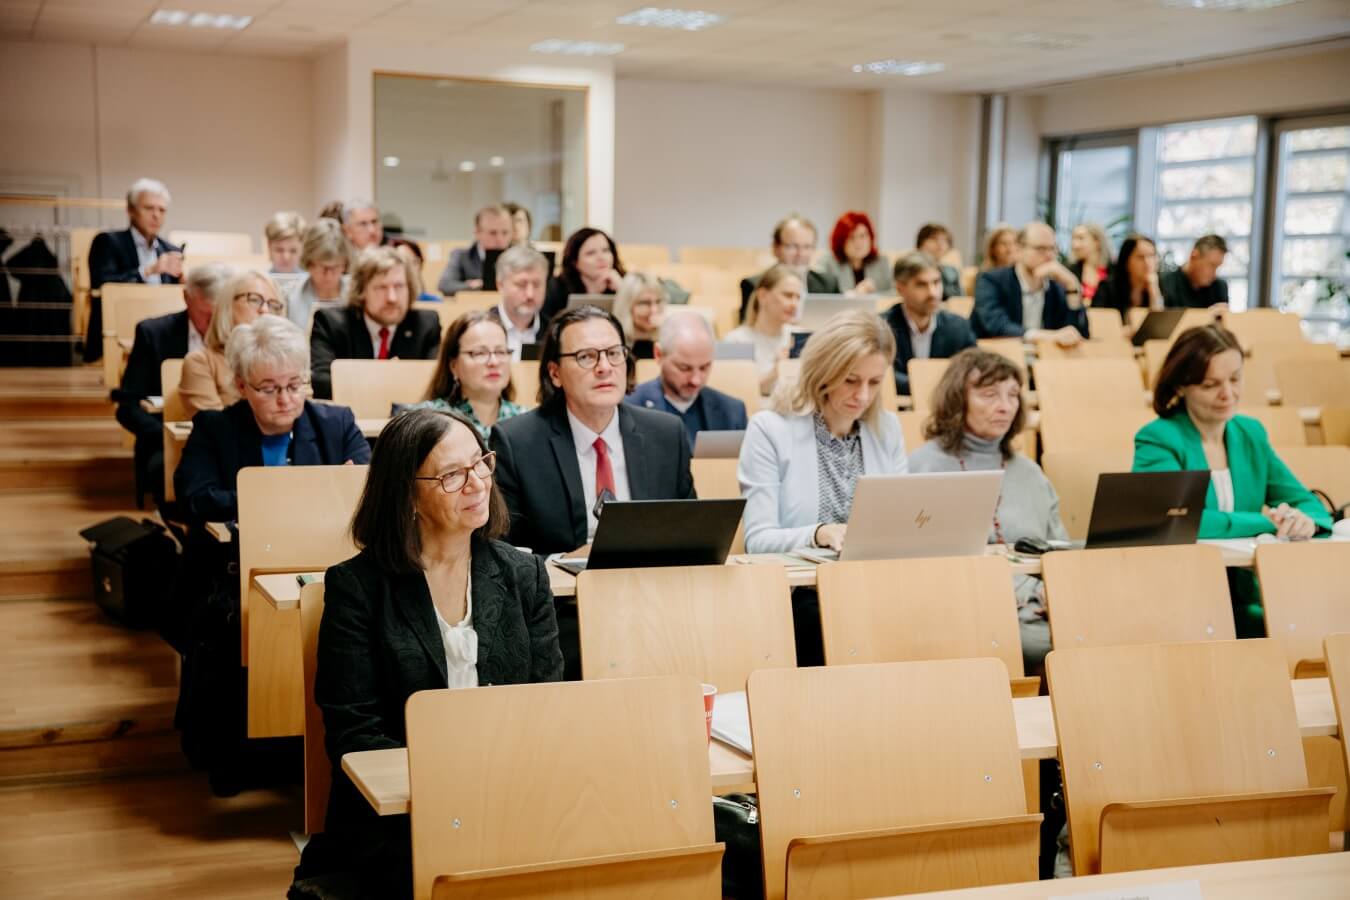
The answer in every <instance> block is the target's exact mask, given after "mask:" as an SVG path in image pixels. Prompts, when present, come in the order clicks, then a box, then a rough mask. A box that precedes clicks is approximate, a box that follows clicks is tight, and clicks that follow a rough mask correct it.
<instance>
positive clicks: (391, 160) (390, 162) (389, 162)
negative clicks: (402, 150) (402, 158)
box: [384, 156, 399, 169]
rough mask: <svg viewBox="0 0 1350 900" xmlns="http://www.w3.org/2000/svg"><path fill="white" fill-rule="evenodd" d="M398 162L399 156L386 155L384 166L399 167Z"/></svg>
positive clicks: (388, 167)
mask: <svg viewBox="0 0 1350 900" xmlns="http://www.w3.org/2000/svg"><path fill="white" fill-rule="evenodd" d="M398 163H399V159H398V157H397V156H386V157H385V158H384V166H385V168H386V169H397V168H398Z"/></svg>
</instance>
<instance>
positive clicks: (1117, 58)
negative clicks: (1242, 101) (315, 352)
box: [0, 0, 1350, 91]
mask: <svg viewBox="0 0 1350 900" xmlns="http://www.w3.org/2000/svg"><path fill="white" fill-rule="evenodd" d="M648 2H654V0H0V38H3V39H11V40H12V39H20V40H36V41H65V42H83V43H98V44H104V45H112V46H127V47H155V48H166V49H170V48H173V49H190V50H193V51H196V52H227V53H241V54H257V55H269V56H296V57H304V56H310V55H313V54H315V53H318V52H320V51H322V50H323V49H325V48H328V47H332V46H334V45H338V44H341V43H342V42H343V41H345V40H347V39H348V38H354V37H361V38H370V39H372V40H377V41H379V42H381V43H389V44H401V45H408V46H417V47H426V46H432V47H439V48H444V49H445V50H446V51H447V52H453V51H454V49H455V48H456V47H472V48H473V49H475V50H478V51H481V50H484V49H488V50H500V52H501V53H502V54H503V55H509V56H511V57H515V56H517V55H519V56H521V57H533V56H534V55H533V54H531V53H530V52H529V49H528V48H529V46H530V45H531V44H533V43H535V42H536V41H540V40H543V39H546V38H564V39H569V40H589V41H617V42H622V43H623V44H625V45H626V47H627V49H626V50H625V51H624V52H623V53H622V54H620V55H619V56H617V57H615V66H616V70H617V71H618V73H619V74H620V75H621V76H631V77H641V78H653V79H678V80H705V81H707V80H716V81H735V82H756V83H774V84H785V85H789V84H790V85H811V86H818V87H842V88H848V87H854V88H862V89H873V88H877V87H883V86H888V85H897V86H903V87H905V88H909V89H921V90H937V91H994V90H1015V89H1023V88H1028V87H1036V86H1041V85H1048V84H1055V83H1060V82H1064V81H1071V80H1075V79H1081V78H1088V77H1093V76H1099V75H1105V74H1110V73H1118V72H1126V71H1134V70H1139V69H1146V68H1155V67H1159V66H1166V65H1172V64H1176V63H1182V62H1194V61H1198V60H1210V59H1215V58H1221V57H1229V56H1240V55H1242V54H1246V53H1251V52H1254V51H1258V50H1267V49H1272V48H1286V47H1296V46H1298V45H1302V44H1315V43H1320V42H1326V41H1331V40H1335V39H1337V38H1344V37H1347V36H1350V0H1296V2H1290V3H1287V4H1286V5H1282V6H1276V7H1274V8H1271V9H1267V10H1262V11H1251V12H1247V11H1207V10H1194V9H1185V8H1177V7H1173V6H1166V5H1164V0H1022V2H1017V0H688V2H687V3H686V6H687V7H688V8H693V9H704V10H707V11H709V12H716V13H720V14H722V15H724V16H726V17H727V20H726V21H725V22H723V23H722V24H721V25H718V26H716V27H713V28H709V29H707V30H704V31H700V32H688V33H686V32H674V31H667V30H659V29H653V28H634V27H628V26H622V25H616V24H614V19H615V17H616V16H618V15H621V14H623V13H625V12H629V11H632V10H634V9H636V8H638V7H640V6H643V5H646V3H648ZM677 2H678V0H677ZM159 7H165V8H170V9H184V10H189V11H198V10H204V11H209V12H215V13H231V14H236V15H251V16H253V17H254V21H253V23H252V24H251V25H250V26H249V27H248V28H247V29H245V30H243V31H239V32H233V31H230V32H227V31H218V30H215V29H204V28H183V27H165V26H157V25H151V24H149V21H148V19H149V16H150V13H151V12H153V11H154V10H155V9H157V8H159ZM1029 36H1030V37H1029ZM1038 39H1039V40H1042V41H1048V42H1049V43H1051V44H1058V43H1063V42H1065V41H1067V42H1068V43H1070V44H1071V45H1072V46H1069V47H1067V48H1055V49H1047V48H1045V47H1042V46H1035V45H1034V42H1035V41H1036V40H1038ZM1028 40H1030V41H1032V42H1033V43H1032V44H1031V45H1028V44H1026V43H1023V42H1026V41H1028ZM890 58H896V59H910V60H926V61H934V62H941V63H944V64H945V65H946V66H947V69H946V71H944V72H941V73H938V74H934V75H927V76H922V77H917V78H904V77H896V76H878V75H867V74H855V73H854V72H853V71H852V68H851V67H852V66H853V65H854V64H856V63H865V62H869V61H872V60H879V59H890Z"/></svg>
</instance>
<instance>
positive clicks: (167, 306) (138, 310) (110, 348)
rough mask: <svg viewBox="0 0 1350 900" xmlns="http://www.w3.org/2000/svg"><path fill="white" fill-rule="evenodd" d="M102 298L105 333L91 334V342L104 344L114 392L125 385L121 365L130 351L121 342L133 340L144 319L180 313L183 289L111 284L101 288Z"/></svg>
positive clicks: (107, 377)
mask: <svg viewBox="0 0 1350 900" xmlns="http://www.w3.org/2000/svg"><path fill="white" fill-rule="evenodd" d="M99 297H100V298H102V299H101V301H100V302H101V303H102V304H103V334H102V335H92V334H91V335H89V336H88V340H91V341H92V340H101V341H103V383H104V385H105V386H106V387H107V388H108V390H110V391H111V390H116V389H117V387H118V386H120V385H121V383H122V364H123V362H124V361H125V359H126V355H127V351H125V350H123V349H122V344H121V341H124V340H125V341H131V340H132V339H134V338H135V336H136V326H137V325H138V324H140V322H141V321H142V320H143V319H153V318H155V317H156V316H167V315H168V314H169V313H176V312H178V311H180V310H181V309H182V308H183V286H182V285H181V284H124V283H121V282H111V281H110V282H108V283H107V284H105V285H103V287H101V288H100V289H99Z"/></svg>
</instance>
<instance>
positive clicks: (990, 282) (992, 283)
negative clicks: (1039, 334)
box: [970, 266, 1088, 338]
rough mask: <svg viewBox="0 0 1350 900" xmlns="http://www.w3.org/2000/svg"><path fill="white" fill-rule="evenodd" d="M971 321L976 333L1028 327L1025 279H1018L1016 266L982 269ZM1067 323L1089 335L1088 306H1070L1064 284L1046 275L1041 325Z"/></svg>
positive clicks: (1009, 333) (1005, 333)
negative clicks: (1024, 305)
mask: <svg viewBox="0 0 1350 900" xmlns="http://www.w3.org/2000/svg"><path fill="white" fill-rule="evenodd" d="M970 324H971V326H972V327H974V329H975V336H976V337H981V338H994V337H1021V336H1022V333H1023V332H1024V331H1025V329H1024V328H1023V327H1022V283H1021V282H1020V281H1018V280H1017V267H1016V266H1008V267H1006V268H1003V269H990V270H989V271H988V272H981V273H980V277H979V278H977V279H976V280H975V311H974V312H973V313H971V316H970ZM1065 325H1072V326H1073V327H1074V328H1077V329H1078V331H1079V333H1080V334H1082V335H1083V337H1087V336H1088V319H1087V309H1086V308H1085V307H1079V308H1078V309H1070V308H1069V300H1068V297H1066V296H1065V294H1064V288H1063V287H1061V286H1060V285H1059V283H1058V282H1054V281H1050V280H1049V279H1046V282H1045V309H1044V311H1043V312H1042V313H1041V327H1042V328H1048V329H1056V328H1063V327H1064V326H1065Z"/></svg>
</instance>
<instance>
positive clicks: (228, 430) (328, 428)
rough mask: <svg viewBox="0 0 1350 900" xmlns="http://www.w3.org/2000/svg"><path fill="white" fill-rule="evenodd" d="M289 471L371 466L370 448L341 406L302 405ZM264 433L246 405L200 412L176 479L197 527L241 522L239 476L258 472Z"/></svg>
mask: <svg viewBox="0 0 1350 900" xmlns="http://www.w3.org/2000/svg"><path fill="white" fill-rule="evenodd" d="M290 460H291V465H293V466H338V465H342V464H343V463H346V462H353V463H358V464H362V465H364V464H365V463H368V462H370V444H369V443H367V441H366V439H365V437H364V436H363V435H362V434H361V431H360V429H358V428H357V427H356V418H355V416H353V415H352V411H351V410H350V409H348V408H347V407H345V406H328V405H325V404H321V403H311V402H309V401H308V400H306V401H305V409H304V411H303V412H301V413H300V417H299V418H298V419H296V420H295V425H294V426H292V430H291V451H290ZM262 464H263V458H262V432H261V431H259V430H258V423H257V420H255V419H254V418H253V410H252V409H251V408H250V407H249V405H248V401H247V400H240V401H238V402H237V403H235V404H233V405H231V406H227V407H226V408H225V409H220V410H213V409H204V410H202V411H201V412H199V413H197V415H196V416H194V417H193V419H192V434H191V435H190V436H189V437H188V440H187V444H186V445H185V446H184V447H183V457H182V459H180V460H179V461H178V471H176V472H175V473H174V476H173V484H174V491H175V493H176V494H177V495H178V502H179V503H180V504H182V505H183V506H184V507H185V508H186V510H187V511H188V513H189V515H190V516H191V518H192V519H193V520H195V521H198V522H232V521H234V520H235V519H237V518H239V501H238V489H237V486H236V485H237V482H238V478H239V470H240V469H243V468H245V467H247V466H261V465H262Z"/></svg>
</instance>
